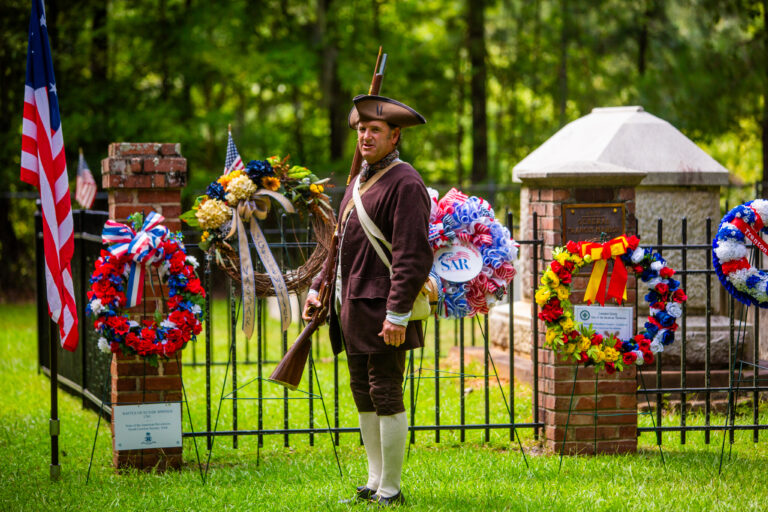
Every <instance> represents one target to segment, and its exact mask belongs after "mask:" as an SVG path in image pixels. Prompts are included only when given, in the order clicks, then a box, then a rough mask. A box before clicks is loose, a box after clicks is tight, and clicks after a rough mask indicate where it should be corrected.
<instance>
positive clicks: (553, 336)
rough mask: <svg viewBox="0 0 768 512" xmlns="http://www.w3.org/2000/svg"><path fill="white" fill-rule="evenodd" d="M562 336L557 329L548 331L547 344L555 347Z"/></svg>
mask: <svg viewBox="0 0 768 512" xmlns="http://www.w3.org/2000/svg"><path fill="white" fill-rule="evenodd" d="M561 336H562V332H558V331H557V330H555V329H547V344H548V345H555V344H556V341H557V340H558V339H559V338H560V337H561Z"/></svg>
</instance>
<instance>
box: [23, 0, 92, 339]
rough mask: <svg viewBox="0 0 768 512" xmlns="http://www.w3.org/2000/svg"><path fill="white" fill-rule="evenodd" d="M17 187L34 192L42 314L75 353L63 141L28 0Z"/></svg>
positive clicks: (38, 24) (43, 44) (42, 33)
mask: <svg viewBox="0 0 768 512" xmlns="http://www.w3.org/2000/svg"><path fill="white" fill-rule="evenodd" d="M21 181H23V182H25V183H29V184H30V185H33V186H35V187H36V188H37V190H38V191H39V192H40V205H41V210H42V214H43V252H44V254H45V289H46V293H47V297H48V314H49V315H50V317H51V319H52V320H53V321H54V322H56V323H57V324H58V325H59V334H60V335H61V345H62V346H63V347H64V348H65V349H67V350H72V351H74V350H75V349H76V348H77V341H78V336H77V307H76V305H75V293H74V286H73V283H72V268H71V265H70V260H71V259H72V253H73V252H74V248H75V236H74V233H73V224H72V202H71V200H70V198H69V178H68V177H67V160H66V155H65V154H64V135H63V134H62V130H61V118H60V117H59V98H58V92H57V91H56V78H55V77H54V75H53V59H52V58H51V49H50V46H49V44H48V27H47V26H46V20H45V7H44V6H43V0H32V15H31V17H30V20H29V46H28V48H27V79H26V86H25V88H24V119H23V123H22V135H21Z"/></svg>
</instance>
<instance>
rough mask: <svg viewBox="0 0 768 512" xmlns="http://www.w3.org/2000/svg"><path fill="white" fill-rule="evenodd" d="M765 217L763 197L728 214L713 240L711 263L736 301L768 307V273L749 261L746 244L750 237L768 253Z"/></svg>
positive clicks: (767, 205) (767, 208) (767, 203)
mask: <svg viewBox="0 0 768 512" xmlns="http://www.w3.org/2000/svg"><path fill="white" fill-rule="evenodd" d="M764 219H768V201H766V200H764V199H755V200H753V201H749V202H747V203H744V204H741V205H739V206H737V207H736V208H734V209H732V210H731V211H729V212H728V213H727V214H725V217H723V220H721V221H720V226H719V227H718V229H717V234H716V235H715V238H714V240H712V263H713V264H714V267H715V273H717V277H718V278H719V279H720V282H721V283H722V284H723V286H724V287H725V289H726V290H728V293H730V294H731V295H733V296H734V297H735V298H736V300H738V301H739V302H741V303H743V304H745V305H747V306H749V305H750V304H754V305H756V306H758V307H761V308H768V272H764V271H762V270H759V269H757V268H755V267H753V266H752V264H750V263H749V259H748V258H747V254H748V252H747V246H746V242H747V240H748V239H749V240H750V241H751V242H752V243H753V244H754V245H756V246H757V247H758V248H759V249H760V250H761V251H762V252H763V253H765V254H768V245H767V244H766V243H765V242H764V241H763V239H762V238H761V237H760V234H761V233H768V227H766V226H765V223H764Z"/></svg>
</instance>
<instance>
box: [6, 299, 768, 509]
mask: <svg viewBox="0 0 768 512" xmlns="http://www.w3.org/2000/svg"><path fill="white" fill-rule="evenodd" d="M216 308H217V309H221V308H223V305H222V304H221V303H217V305H216ZM218 312H219V311H218V310H217V313H218ZM219 316H221V315H219ZM0 325H2V329H0V347H2V348H3V353H4V355H5V360H4V364H2V366H0V382H2V384H3V386H4V390H3V392H2V393H0V453H1V454H2V455H3V456H2V461H3V463H2V464H0V482H1V483H0V510H99V509H102V510H113V509H116V510H270V511H271V510H291V511H294V510H365V509H366V508H367V507H366V506H364V505H357V506H348V505H339V504H338V503H337V500H339V499H340V498H344V497H348V496H349V495H350V494H351V492H352V489H353V488H354V486H355V485H360V484H361V483H362V482H363V481H364V478H365V456H364V450H363V448H362V447H361V446H360V444H359V438H358V436H357V435H356V434H352V435H350V434H346V435H342V436H341V443H340V446H339V447H338V453H339V457H340V460H341V466H342V473H343V474H342V476H339V473H338V469H337V468H336V462H335V459H334V455H333V450H332V449H331V445H330V443H329V440H328V437H327V435H323V434H318V435H317V436H315V446H309V442H308V436H306V435H292V436H291V438H290V447H289V448H285V447H284V446H283V441H284V439H283V436H266V437H265V440H264V447H263V448H261V450H260V453H259V456H258V457H257V443H256V439H255V438H253V437H241V438H240V442H239V448H237V449H233V448H232V441H231V439H230V438H225V437H221V438H218V439H217V441H216V444H215V447H214V450H213V453H212V456H211V467H210V471H209V474H208V480H207V483H206V484H205V485H203V484H202V483H201V479H200V475H199V473H198V467H197V464H196V457H195V447H194V444H193V442H192V440H191V439H185V441H184V458H185V461H186V466H185V467H184V468H183V469H182V470H181V471H178V472H168V473H165V474H154V473H141V472H133V473H128V474H122V475H118V474H116V473H115V471H114V470H113V469H112V467H111V465H110V464H111V440H110V432H109V428H108V426H106V425H104V423H103V422H102V427H101V430H100V432H99V437H98V442H97V445H96V452H95V457H94V463H93V469H92V473H91V480H90V483H88V484H87V485H86V472H87V469H88V461H89V457H90V452H91V446H92V443H93V438H94V433H95V427H96V421H97V417H96V415H95V414H94V413H93V412H91V411H90V410H87V409H83V408H82V403H81V401H80V400H79V399H76V398H74V397H72V396H70V395H68V394H66V393H63V392H62V393H60V395H59V397H60V418H61V423H62V429H61V430H62V432H61V436H60V447H61V458H60V462H61V466H62V476H61V479H60V480H59V481H57V482H51V481H50V479H49V476H48V465H49V463H50V459H49V457H50V444H49V437H48V414H49V381H48V379H47V377H45V376H44V375H42V374H38V373H37V363H36V326H35V315H34V306H33V305H0ZM215 334H216V338H217V345H216V347H217V349H216V357H217V359H219V360H226V341H220V340H226V335H225V326H224V325H223V324H222V325H218V324H217V325H216V329H215ZM273 345H274V344H273ZM197 349H198V357H199V358H201V356H200V355H201V354H202V353H203V351H202V350H201V349H202V343H201V344H200V346H198V347H197ZM244 350H245V348H244V347H240V350H239V352H238V357H239V358H241V359H242V358H244V357H245V353H244ZM250 350H251V351H252V354H251V357H255V348H254V347H253V346H252V347H250ZM268 350H270V351H271V352H270V354H271V353H273V352H274V353H275V354H276V353H278V352H279V350H280V349H279V344H278V345H276V346H273V347H268ZM241 352H242V354H241ZM443 353H447V347H445V348H443ZM433 354H434V352H433V351H432V349H431V348H429V347H428V348H427V350H425V363H424V365H425V366H430V367H431V366H432V361H433ZM190 358H191V351H190V350H187V351H186V353H185V359H186V360H189V359H190ZM320 361H321V362H320V364H319V373H320V378H321V381H322V382H323V386H324V389H323V391H324V393H325V396H326V400H327V403H328V405H329V407H330V410H329V412H331V411H332V401H331V400H332V399H331V396H332V394H333V390H332V386H331V382H332V377H331V375H332V364H331V363H330V362H329V361H330V358H329V352H328V351H327V348H322V349H321V353H320ZM427 361H429V364H427ZM242 368H243V369H242V370H241V372H240V375H239V378H240V382H241V383H245V382H246V381H248V380H250V379H252V378H254V377H255V366H252V367H250V368H247V367H242ZM469 371H475V372H481V371H482V367H481V366H478V365H477V364H476V363H475V364H473V365H472V366H471V367H470V369H469ZM223 374H224V369H223V367H218V368H216V369H215V370H214V379H213V381H214V386H213V387H214V389H213V395H214V398H215V401H214V412H215V409H216V406H217V404H218V398H219V393H220V389H221V382H222V378H223ZM339 374H340V377H341V383H340V389H339V394H340V408H341V409H340V411H339V414H340V425H341V426H354V425H355V424H356V419H355V418H356V413H355V411H354V406H353V405H352V401H351V399H350V398H349V394H348V393H349V392H348V390H347V384H346V379H345V374H346V369H345V367H344V364H343V362H342V363H341V365H340V371H339ZM184 380H185V384H186V387H187V391H188V393H189V400H190V408H191V414H192V418H193V421H194V424H195V427H197V428H198V429H201V428H202V427H203V425H204V420H205V416H204V414H205V404H204V394H203V393H204V382H205V381H204V369H203V368H190V367H185V369H184ZM433 385H434V381H430V380H423V381H422V384H421V388H420V390H419V400H418V409H417V410H418V413H417V423H419V424H427V423H430V424H431V423H433V422H434V403H435V400H434V388H433V387H432V386H433ZM228 386H229V384H228ZM252 386H254V384H251V385H250V386H246V388H244V389H243V390H242V391H241V393H243V394H246V393H247V394H249V395H251V396H252V395H254V394H255V391H254V390H253V388H252ZM492 388H493V389H492V390H491V403H492V404H494V406H493V411H492V417H491V421H492V422H503V421H506V415H507V413H506V410H505V409H504V407H503V402H501V396H500V394H499V392H498V389H497V388H495V387H494V386H492ZM461 391H462V390H460V389H459V385H458V382H456V381H444V382H443V383H442V384H441V422H442V423H446V424H447V423H456V422H458V406H457V403H458V397H459V396H460V393H461ZM265 393H266V394H270V393H271V394H273V395H274V396H281V394H282V393H281V391H280V390H279V389H275V388H272V387H270V386H268V385H265ZM292 396H293V395H292ZM515 398H516V403H515V410H516V419H517V421H530V390H529V389H528V388H526V387H525V386H518V387H517V388H516V393H515ZM482 399H483V391H482V388H479V389H475V390H474V391H473V392H471V393H469V394H467V395H466V401H467V422H468V423H472V422H481V421H483V406H482V405H483V402H482ZM238 404H239V405H238V406H239V407H240V413H239V427H240V428H256V426H255V417H256V416H255V407H256V406H255V401H250V402H248V401H240V402H238ZM282 411H283V410H282V403H280V402H274V403H270V404H268V405H267V414H266V417H265V428H280V427H281V426H282V421H283V420H282V418H283V416H282ZM214 417H215V416H214ZM231 418H232V415H231V401H225V402H224V406H223V407H222V412H221V418H220V420H219V421H220V425H219V429H220V430H221V429H228V428H231V421H232V420H231ZM664 420H665V424H675V423H676V422H678V421H679V420H678V418H677V417H676V416H674V415H668V416H667V417H665V419H664ZM290 421H291V425H292V426H294V427H300V426H305V425H306V424H307V422H308V414H307V403H306V402H303V403H299V402H297V403H292V404H291V406H290ZM315 421H316V423H317V424H320V425H324V418H323V417H322V416H321V415H319V414H318V415H317V416H316V420H315ZM332 421H333V420H332ZM712 422H713V423H714V424H722V422H723V418H722V417H721V416H716V417H714V418H713V421H712ZM641 423H643V424H650V418H648V417H641ZM688 423H689V424H697V423H703V418H702V417H701V416H700V415H690V416H689V418H688ZM762 423H768V418H766V417H765V413H764V414H763V418H762ZM184 428H185V430H188V429H189V424H188V422H186V421H185V426H184ZM521 435H522V438H523V442H524V444H525V446H526V450H527V451H528V455H529V458H528V462H529V464H530V467H529V468H526V466H525V463H524V462H523V458H522V457H521V454H520V452H519V451H518V450H517V448H516V446H517V445H516V443H514V444H513V443H510V441H509V432H508V431H506V430H505V431H492V435H491V441H490V442H488V443H484V442H483V438H484V435H483V431H470V432H468V433H467V434H466V441H465V442H464V443H461V442H460V440H459V435H458V433H455V432H443V433H441V442H440V443H439V444H437V443H435V442H434V438H435V435H434V433H431V432H424V433H419V434H418V435H417V443H416V444H415V445H413V446H412V447H411V451H410V457H409V459H408V461H407V462H406V466H405V472H404V493H405V495H406V498H407V500H408V505H407V508H409V509H413V510H483V511H495V510H537V511H538V510H563V511H577V510H620V511H635V510H659V511H665V512H667V511H676V510H696V511H698V510H767V509H768V477H766V472H765V468H766V467H767V466H768V443H766V442H765V441H762V440H761V442H759V443H756V444H755V443H753V442H752V440H751V439H752V433H751V432H738V433H737V434H736V443H735V444H734V446H733V457H732V459H731V461H730V462H729V463H727V464H726V465H725V468H724V471H723V474H722V475H720V476H718V474H717V467H718V460H719V454H720V442H721V440H722V434H721V433H717V434H713V436H712V444H710V445H706V444H704V435H703V433H689V434H688V437H687V443H686V444H685V445H681V444H680V442H679V439H680V436H679V434H676V433H669V434H665V437H664V450H665V455H666V462H667V464H666V466H664V465H663V464H662V461H661V458H660V457H659V455H658V450H657V449H656V446H655V437H654V436H652V435H649V434H644V435H643V436H641V438H640V443H639V445H640V450H639V453H638V454H637V455H632V456H615V457H614V456H598V457H568V458H566V459H565V460H564V462H563V467H562V471H560V472H558V463H559V460H558V457H553V456H546V455H541V454H540V450H539V449H537V446H536V444H535V442H534V440H533V438H532V433H531V432H530V431H529V430H524V431H522V432H521ZM765 436H768V433H762V437H765ZM198 448H199V449H200V453H201V456H203V457H205V456H206V451H205V442H204V441H203V440H201V439H199V440H198Z"/></svg>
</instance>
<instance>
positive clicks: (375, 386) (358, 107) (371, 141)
mask: <svg viewBox="0 0 768 512" xmlns="http://www.w3.org/2000/svg"><path fill="white" fill-rule="evenodd" d="M353 101H354V107H353V108H352V111H351V112H350V114H349V126H350V128H352V129H355V130H357V143H358V145H359V147H360V151H361V153H362V155H363V158H364V159H365V162H364V163H363V166H362V170H361V172H360V174H359V175H358V178H357V179H358V180H359V183H357V184H356V183H355V181H354V180H353V181H352V182H351V183H350V184H349V186H348V187H347V190H346V193H345V194H344V198H343V199H342V200H341V205H340V208H339V212H340V214H339V218H338V229H339V258H338V261H339V265H338V268H337V275H336V282H335V286H334V288H335V289H334V291H333V293H332V295H331V297H332V300H331V302H332V304H331V313H330V314H329V319H330V330H329V333H330V338H331V343H332V345H333V350H334V353H339V352H341V350H345V351H346V353H347V362H348V366H349V373H350V386H351V388H352V396H353V398H354V400H355V405H356V406H357V410H358V412H359V419H360V431H361V433H362V437H363V443H364V445H365V451H366V455H367V457H368V481H367V482H366V484H365V485H363V486H360V487H358V488H357V492H356V499H359V500H374V501H377V502H378V503H379V504H381V505H395V504H401V503H404V498H403V494H402V492H401V491H400V477H401V473H402V467H403V457H404V455H405V443H406V441H407V438H408V419H407V416H406V413H405V405H404V403H403V375H404V372H405V355H406V352H407V351H408V350H411V349H414V348H419V347H422V346H423V344H424V337H423V331H422V327H421V322H420V321H413V322H409V317H410V314H411V313H410V311H411V308H412V307H413V303H414V300H415V299H416V296H417V295H418V293H419V291H420V290H421V288H422V286H423V285H424V282H425V281H426V280H427V277H428V275H429V271H430V269H431V267H432V249H431V248H430V245H429V241H428V229H429V213H430V199H429V195H428V194H427V190H426V187H425V186H424V181H423V180H422V179H421V176H420V175H419V173H418V172H417V171H416V170H415V169H414V168H413V167H411V165H410V164H408V163H406V162H403V161H402V160H400V159H399V152H398V150H397V146H398V143H399V142H400V136H401V133H400V132H401V130H402V129H403V128H406V127H409V126H415V125H419V124H424V123H425V122H426V121H425V119H424V117H422V116H421V114H419V113H418V112H416V111H415V110H413V109H412V108H410V107H409V106H407V105H405V104H403V103H400V102H399V101H395V100H393V99H390V98H385V97H383V96H372V95H363V96H357V97H355V98H354V100H353ZM356 185H357V186H359V192H360V199H361V201H362V205H363V209H364V210H365V213H363V214H362V215H358V211H357V208H355V201H354V200H353V190H354V188H355V186H356ZM366 214H367V216H368V217H369V218H370V221H372V223H373V224H374V225H375V226H376V227H378V229H379V230H380V231H381V233H382V234H383V237H384V239H385V240H386V241H387V242H389V243H390V244H391V250H387V249H384V251H385V253H384V256H385V257H387V258H388V259H389V261H390V262H391V268H387V264H386V263H385V262H384V260H383V258H382V257H381V255H380V254H378V253H377V252H376V250H375V249H374V246H373V244H372V241H371V240H369V237H368V235H366V233H365V231H364V228H363V223H364V222H365V223H367V222H368V221H366V220H363V221H361V218H363V219H364V218H365V216H366ZM366 225H369V224H366ZM369 231H370V229H369ZM323 277H324V276H323V275H320V276H318V278H316V279H315V281H314V282H313V285H312V290H310V293H309V296H308V298H307V301H306V303H305V307H304V316H305V319H308V313H309V306H314V307H317V306H319V301H318V300H317V298H316V297H317V292H316V291H314V290H318V289H319V287H320V283H321V282H322V280H323Z"/></svg>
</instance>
